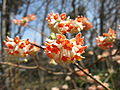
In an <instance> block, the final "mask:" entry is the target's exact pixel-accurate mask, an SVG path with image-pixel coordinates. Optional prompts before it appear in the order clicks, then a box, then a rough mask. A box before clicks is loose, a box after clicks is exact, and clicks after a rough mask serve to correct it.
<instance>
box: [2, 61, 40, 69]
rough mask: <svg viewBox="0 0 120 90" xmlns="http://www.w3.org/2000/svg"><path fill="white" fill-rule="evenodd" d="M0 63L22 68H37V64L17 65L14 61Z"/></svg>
mask: <svg viewBox="0 0 120 90" xmlns="http://www.w3.org/2000/svg"><path fill="white" fill-rule="evenodd" d="M0 64H3V65H9V66H13V67H18V68H23V69H36V68H38V67H37V66H24V65H18V64H14V63H10V62H0Z"/></svg>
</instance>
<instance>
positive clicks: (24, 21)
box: [13, 14, 36, 26]
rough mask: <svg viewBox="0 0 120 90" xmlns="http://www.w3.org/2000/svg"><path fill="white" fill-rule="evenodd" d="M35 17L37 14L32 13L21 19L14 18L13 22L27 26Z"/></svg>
mask: <svg viewBox="0 0 120 90" xmlns="http://www.w3.org/2000/svg"><path fill="white" fill-rule="evenodd" d="M35 19H36V15H34V14H31V15H28V16H26V17H23V18H22V19H21V20H18V19H14V20H13V23H14V24H17V25H20V26H27V25H28V22H30V21H33V20H35Z"/></svg>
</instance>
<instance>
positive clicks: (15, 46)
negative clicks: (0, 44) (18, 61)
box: [4, 37, 39, 57]
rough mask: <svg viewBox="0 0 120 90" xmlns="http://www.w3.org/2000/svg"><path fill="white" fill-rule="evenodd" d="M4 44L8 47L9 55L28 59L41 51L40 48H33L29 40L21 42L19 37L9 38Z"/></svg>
mask: <svg viewBox="0 0 120 90" xmlns="http://www.w3.org/2000/svg"><path fill="white" fill-rule="evenodd" d="M4 43H5V46H6V49H5V50H6V51H7V52H8V54H10V55H14V56H18V57H26V56H28V55H33V54H35V53H36V52H38V51H39V48H38V47H36V46H33V45H32V44H31V42H30V41H29V39H27V40H20V39H19V37H15V39H12V38H9V37H7V39H6V41H4Z"/></svg>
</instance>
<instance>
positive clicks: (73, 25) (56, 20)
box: [46, 13, 93, 34]
mask: <svg viewBox="0 0 120 90" xmlns="http://www.w3.org/2000/svg"><path fill="white" fill-rule="evenodd" d="M46 20H47V21H48V26H49V28H50V29H51V30H52V31H53V32H54V33H60V34H66V33H78V32H80V31H81V30H88V29H91V28H92V27H93V26H92V24H91V23H90V22H89V21H88V19H87V18H86V17H80V16H79V17H77V18H76V19H75V20H73V19H70V18H69V17H66V14H65V13H63V14H61V15H59V14H58V13H57V14H54V13H50V14H49V15H48V17H47V18H46Z"/></svg>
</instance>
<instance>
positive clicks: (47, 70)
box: [0, 62, 72, 75]
mask: <svg viewBox="0 0 120 90" xmlns="http://www.w3.org/2000/svg"><path fill="white" fill-rule="evenodd" d="M0 64H1V65H9V66H12V67H17V68H22V69H40V70H42V71H44V72H47V73H48V74H53V75H64V73H63V72H54V71H52V70H50V69H46V68H44V67H42V66H25V65H18V64H15V63H10V62H0ZM71 74H72V73H71V72H70V73H67V75H71Z"/></svg>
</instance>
